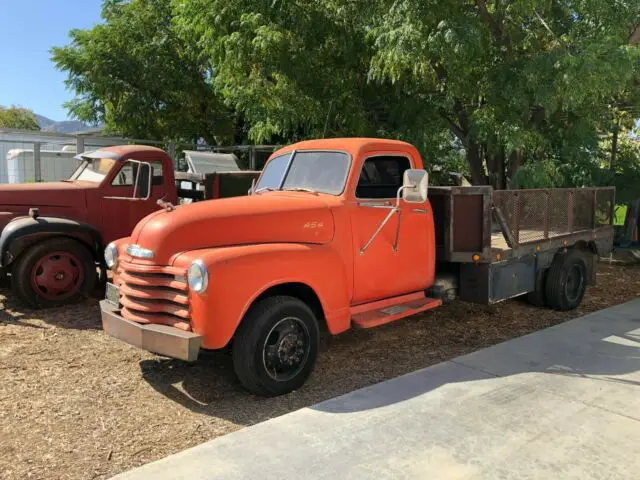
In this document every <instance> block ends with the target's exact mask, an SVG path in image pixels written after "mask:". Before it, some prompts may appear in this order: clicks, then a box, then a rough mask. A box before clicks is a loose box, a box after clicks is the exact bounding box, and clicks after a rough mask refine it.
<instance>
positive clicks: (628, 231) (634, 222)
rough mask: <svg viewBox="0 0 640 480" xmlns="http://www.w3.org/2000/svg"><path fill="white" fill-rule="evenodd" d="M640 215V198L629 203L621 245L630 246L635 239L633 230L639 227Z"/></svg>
mask: <svg viewBox="0 0 640 480" xmlns="http://www.w3.org/2000/svg"><path fill="white" fill-rule="evenodd" d="M639 215H640V199H637V200H635V201H633V202H630V203H629V204H628V205H627V216H626V217H625V219H624V232H623V234H622V238H620V246H622V247H628V246H629V245H631V243H632V242H633V240H634V237H633V232H634V231H635V229H636V228H638V216H639Z"/></svg>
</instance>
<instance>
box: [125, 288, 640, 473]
mask: <svg viewBox="0 0 640 480" xmlns="http://www.w3.org/2000/svg"><path fill="white" fill-rule="evenodd" d="M353 361H354V362H356V361H357V358H354V360H353ZM345 368H348V366H345ZM167 441H170V439H167ZM117 478H118V479H120V480H139V479H189V480H198V479H217V478H229V479H271V478H273V479H283V478H296V479H337V478H340V479H344V478H357V479H361V478H366V479H368V478H371V479H376V480H377V479H384V478H393V479H404V478H407V479H409V478H411V479H414V478H415V479H417V478H420V479H421V478H428V479H467V478H474V479H475V478H481V479H496V478H499V479H545V480H548V479H552V478H559V479H560V478H561V479H576V480H578V479H579V480H587V479H609V478H610V479H636V478H640V299H638V300H635V301H632V302H629V303H626V304H624V305H619V306H617V307H614V308H610V309H607V310H603V311H600V312H597V313H594V314H591V315H588V316H585V317H582V318H579V319H576V320H573V321H571V322H567V323H564V324H561V325H557V326H555V327H552V328H549V329H547V330H543V331H540V332H536V333H534V334H531V335H527V336H525V337H522V338H519V339H515V340H511V341H508V342H505V343H502V344H500V345H496V346H494V347H491V348H487V349H485V350H481V351H478V352H475V353H473V354H471V355H467V356H464V357H459V358H457V359H455V360H452V361H449V362H444V363H441V364H438V365H435V366H433V367H430V368H427V369H425V370H421V371H418V372H414V373H411V374H409V375H405V376H403V377H399V378H396V379H393V380H389V381H386V382H383V383H380V384H377V385H374V386H371V387H368V388H365V389H362V390H358V391H355V392H353V393H350V394H348V395H344V396H342V397H338V398H336V399H333V400H329V401H326V402H323V403H320V404H318V405H315V406H313V407H309V408H305V409H302V410H299V411H297V412H293V413H291V414H288V415H285V416H282V417H279V418H275V419H273V420H269V421H267V422H264V423H261V424H258V425H255V426H253V427H249V428H245V429H244V430H241V431H239V432H237V433H232V434H230V435H227V436H225V437H221V438H218V439H215V440H212V441H210V442H207V443H205V444H202V445H200V446H198V447H195V448H192V449H190V450H187V451H184V452H182V453H179V454H177V455H173V456H171V457H168V458H166V459H163V460H160V461H158V462H154V463H151V464H149V465H146V466H143V467H141V468H138V469H136V470H133V471H130V472H126V473H124V474H122V475H120V476H118V477H117Z"/></svg>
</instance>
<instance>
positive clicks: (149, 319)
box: [114, 261, 191, 331]
mask: <svg viewBox="0 0 640 480" xmlns="http://www.w3.org/2000/svg"><path fill="white" fill-rule="evenodd" d="M114 283H115V284H116V285H117V286H118V287H120V304H121V305H122V311H121V314H122V316H123V317H124V318H126V319H128V320H131V321H133V322H137V323H158V324H163V325H171V326H173V327H176V328H179V329H181V330H186V331H189V330H191V323H190V320H191V315H190V311H189V288H188V285H187V282H186V271H183V270H181V269H176V268H173V267H155V266H154V267H146V266H140V265H134V264H131V263H128V262H124V261H123V262H121V263H120V265H119V266H118V269H117V272H116V276H115V278H114Z"/></svg>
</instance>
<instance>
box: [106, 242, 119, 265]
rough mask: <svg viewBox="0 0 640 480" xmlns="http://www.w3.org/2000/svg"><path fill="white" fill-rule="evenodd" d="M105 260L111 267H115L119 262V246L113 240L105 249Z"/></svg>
mask: <svg viewBox="0 0 640 480" xmlns="http://www.w3.org/2000/svg"><path fill="white" fill-rule="evenodd" d="M104 261H105V262H106V263H107V267H109V268H114V267H115V266H116V265H117V264H118V247H116V244H115V243H113V242H111V243H110V244H109V245H107V248H105V249H104Z"/></svg>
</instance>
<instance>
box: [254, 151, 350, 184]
mask: <svg viewBox="0 0 640 480" xmlns="http://www.w3.org/2000/svg"><path fill="white" fill-rule="evenodd" d="M292 156H293V160H292V158H291V157H292ZM348 173H349V155H347V154H346V153H343V152H310V151H309V152H292V153H287V154H285V155H280V156H279V157H275V158H274V159H272V160H271V161H270V162H269V163H267V165H266V167H265V169H264V171H263V172H262V175H261V176H260V180H259V181H258V184H257V185H256V192H257V191H258V190H261V189H262V190H296V189H302V190H311V191H314V192H321V193H328V194H331V195H339V194H340V193H342V191H343V190H344V185H345V182H346V180H347V175H348Z"/></svg>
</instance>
